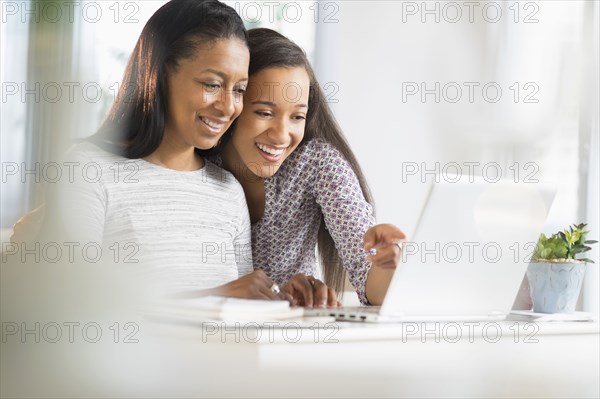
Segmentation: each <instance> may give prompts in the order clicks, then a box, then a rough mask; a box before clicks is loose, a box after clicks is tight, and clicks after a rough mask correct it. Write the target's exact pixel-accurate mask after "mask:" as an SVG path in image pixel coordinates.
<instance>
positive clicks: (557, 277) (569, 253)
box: [527, 223, 598, 313]
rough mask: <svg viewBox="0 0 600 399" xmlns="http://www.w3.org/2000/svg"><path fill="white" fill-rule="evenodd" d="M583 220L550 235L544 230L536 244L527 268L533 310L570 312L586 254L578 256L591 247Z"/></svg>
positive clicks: (577, 291)
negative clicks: (545, 233)
mask: <svg viewBox="0 0 600 399" xmlns="http://www.w3.org/2000/svg"><path fill="white" fill-rule="evenodd" d="M586 226H587V224H584V223H580V224H578V225H573V226H571V227H569V229H568V230H564V231H559V232H558V233H556V234H553V235H552V236H550V237H546V236H545V235H544V234H542V235H540V238H539V240H538V242H537V244H536V247H535V252H534V254H533V257H532V259H531V263H530V264H529V268H528V269H527V278H528V280H529V288H530V292H531V300H532V302H533V311H534V312H536V313H573V312H574V311H575V305H576V304H577V299H578V298H579V291H580V290H581V284H582V282H583V277H584V275H585V268H586V263H594V261H592V260H591V259H588V258H578V256H581V255H582V254H584V253H585V252H587V251H589V250H590V249H592V248H591V247H589V245H590V244H595V243H597V242H598V241H595V240H587V239H586V238H587V235H588V233H589V231H585V227H586Z"/></svg>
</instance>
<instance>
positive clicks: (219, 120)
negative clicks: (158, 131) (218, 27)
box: [165, 39, 250, 149]
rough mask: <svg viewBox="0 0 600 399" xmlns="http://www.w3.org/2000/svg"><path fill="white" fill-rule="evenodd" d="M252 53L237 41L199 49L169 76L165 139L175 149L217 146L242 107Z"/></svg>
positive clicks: (230, 40)
mask: <svg viewBox="0 0 600 399" xmlns="http://www.w3.org/2000/svg"><path fill="white" fill-rule="evenodd" d="M249 62H250V53H249V51H248V48H247V47H246V45H245V44H244V43H243V42H241V41H240V40H238V39H222V40H218V41H216V42H209V43H204V44H200V45H198V47H197V48H196V50H195V55H194V57H192V58H189V59H183V60H180V61H179V66H178V68H176V70H173V71H169V72H168V76H167V87H168V111H167V121H166V127H165V138H166V139H168V140H170V141H171V142H174V143H175V144H176V145H179V146H185V147H196V148H200V149H209V148H212V147H214V146H215V145H216V144H217V142H218V141H219V139H220V138H221V136H222V135H223V133H225V131H226V130H227V128H229V126H230V125H231V123H232V122H233V120H234V119H235V118H237V117H238V116H239V115H240V112H242V107H243V94H244V91H245V90H246V86H247V82H248V64H249Z"/></svg>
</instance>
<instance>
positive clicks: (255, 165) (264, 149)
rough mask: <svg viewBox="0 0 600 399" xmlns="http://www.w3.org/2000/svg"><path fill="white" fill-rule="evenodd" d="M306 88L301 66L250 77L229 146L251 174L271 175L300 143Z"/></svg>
mask: <svg viewBox="0 0 600 399" xmlns="http://www.w3.org/2000/svg"><path fill="white" fill-rule="evenodd" d="M309 88H310V79H309V77H308V74H307V73H306V70H305V69H304V68H302V67H295V68H268V69H264V70H262V71H260V72H258V73H256V74H254V75H252V76H251V77H250V82H249V84H248V91H247V92H246V95H245V96H244V111H243V112H242V114H241V115H240V117H239V118H238V121H237V123H236V126H235V130H234V132H233V134H232V137H231V142H230V143H229V145H231V146H233V149H234V150H235V152H236V153H237V155H238V156H239V158H240V160H241V162H242V164H244V165H245V167H247V168H248V169H250V170H251V171H252V172H253V173H254V174H255V175H257V176H259V177H269V176H272V175H273V174H274V173H275V172H277V170H278V169H279V167H280V166H281V163H282V162H283V161H284V160H285V159H286V158H287V157H288V156H289V155H290V154H291V153H292V152H293V151H294V150H295V149H296V148H297V147H298V145H299V144H300V142H301V141H302V138H303V137H304V125H305V122H306V114H307V112H308V94H309Z"/></svg>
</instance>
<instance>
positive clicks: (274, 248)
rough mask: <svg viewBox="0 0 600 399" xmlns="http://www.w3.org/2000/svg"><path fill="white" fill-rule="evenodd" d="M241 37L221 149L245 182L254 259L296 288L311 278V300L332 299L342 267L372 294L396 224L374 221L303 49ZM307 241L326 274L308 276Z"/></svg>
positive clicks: (387, 270) (376, 296) (365, 298)
mask: <svg viewBox="0 0 600 399" xmlns="http://www.w3.org/2000/svg"><path fill="white" fill-rule="evenodd" d="M249 38H250V40H249V44H250V70H249V75H250V81H249V86H248V90H247V92H246V95H245V96H244V110H243V112H242V114H241V115H240V117H239V118H238V119H237V121H236V122H235V124H234V126H233V127H232V128H231V129H230V130H231V132H229V134H228V135H227V136H226V139H225V140H224V141H223V146H222V147H223V149H222V152H221V154H220V157H221V161H222V165H223V167H224V168H225V169H227V170H229V171H230V172H232V173H233V174H234V175H235V176H236V178H237V179H238V180H239V181H240V183H241V184H242V186H243V187H244V191H245V194H246V200H247V202H248V207H249V210H250V217H251V221H252V252H253V259H254V268H255V269H257V268H259V269H262V270H264V271H265V272H266V273H267V275H268V276H269V277H271V278H272V279H273V280H274V281H275V283H277V284H283V283H286V282H289V284H286V285H285V286H284V289H285V291H286V292H287V293H290V294H292V295H293V296H295V297H300V298H302V292H305V291H306V289H305V286H306V285H307V284H308V283H310V284H312V285H313V286H314V292H315V293H314V303H315V304H317V305H323V303H324V302H326V303H327V304H329V305H334V304H336V303H337V299H336V298H335V291H338V292H339V291H341V290H342V288H343V283H344V279H345V273H346V272H347V273H348V275H349V279H350V282H351V283H352V285H353V286H354V288H355V289H356V292H357V294H358V296H359V299H360V301H361V302H362V303H363V304H367V303H370V304H380V303H381V302H382V300H383V297H384V295H385V292H386V291H387V287H388V285H389V282H390V279H391V276H392V273H393V268H395V267H396V264H397V262H398V260H399V256H400V245H399V243H400V242H401V241H402V240H403V239H404V234H403V233H402V232H401V231H400V230H399V229H398V228H396V227H395V226H392V225H378V226H375V227H372V226H373V225H374V224H375V216H374V212H373V206H372V198H371V194H370V192H369V188H368V186H367V183H366V181H365V178H364V176H363V174H362V172H361V170H360V167H359V165H358V162H357V161H356V158H355V156H354V154H353V153H352V151H351V150H350V147H349V146H348V144H347V142H346V140H345V138H344V136H343V133H342V131H341V129H340V128H339V126H338V125H337V123H336V122H335V119H334V117H333V115H332V113H331V111H330V110H329V107H328V106H327V103H326V101H325V96H324V94H323V92H322V91H321V88H320V86H319V84H318V82H317V80H316V78H315V75H314V72H313V70H312V68H311V66H310V64H309V62H308V59H307V57H306V54H305V53H304V51H303V50H302V49H301V48H300V47H299V46H297V45H296V44H295V43H293V42H292V41H290V40H289V39H287V38H285V37H284V36H282V35H281V34H279V33H277V32H275V31H273V30H270V29H263V28H259V29H252V30H250V31H249ZM218 162H219V160H217V163H218ZM365 234H366V235H365ZM363 240H364V241H363ZM315 246H317V248H318V251H319V255H320V260H321V264H322V265H323V271H324V280H325V283H326V284H323V283H322V282H321V281H319V280H317V279H315V278H314V276H315V275H318V270H317V265H316V263H317V262H316V256H315ZM375 247H376V249H377V253H376V254H371V255H369V256H367V253H366V252H365V249H366V250H369V249H371V248H375ZM371 265H375V266H378V267H371ZM327 286H329V287H330V288H328V287H327ZM308 302H309V303H312V302H313V298H310V300H309V301H308Z"/></svg>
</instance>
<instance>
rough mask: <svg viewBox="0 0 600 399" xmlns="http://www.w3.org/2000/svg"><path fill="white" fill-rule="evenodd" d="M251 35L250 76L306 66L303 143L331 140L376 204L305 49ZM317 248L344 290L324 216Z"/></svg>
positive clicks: (328, 277)
mask: <svg viewBox="0 0 600 399" xmlns="http://www.w3.org/2000/svg"><path fill="white" fill-rule="evenodd" d="M248 34H249V44H250V69H249V76H252V75H254V74H256V73H258V72H260V71H262V70H264V69H267V68H277V67H302V68H304V69H306V72H307V74H308V77H309V78H310V93H309V96H308V113H307V115H306V125H305V131H304V138H303V140H302V142H303V143H306V142H308V141H310V140H312V139H317V138H318V139H322V140H325V141H327V142H329V143H331V144H332V145H333V146H334V147H335V148H337V149H338V151H340V152H341V153H342V155H343V156H344V158H346V160H347V161H348V162H349V163H350V166H351V167H352V170H353V171H354V173H355V174H356V177H357V178H358V181H359V183H360V188H361V190H362V193H363V195H364V197H365V199H366V200H367V202H369V203H370V204H371V205H373V198H372V196H371V191H370V190H369V186H368V185H367V182H366V179H365V177H364V175H363V173H362V171H361V169H360V166H359V165H358V162H357V160H356V157H355V156H354V154H353V153H352V150H351V149H350V146H349V145H348V142H347V141H346V138H345V137H344V134H343V133H342V130H341V129H340V127H339V126H338V124H337V122H336V121H335V118H334V116H333V114H332V112H331V110H330V109H329V106H328V105H327V101H326V100H325V95H324V93H323V91H322V90H321V87H320V86H319V82H317V79H316V78H315V73H314V72H313V69H312V67H311V66H310V63H309V62H308V58H307V57H306V53H305V52H304V50H302V49H301V48H300V47H299V46H298V45H296V44H295V43H294V42H292V41H291V40H289V39H288V38H286V37H285V36H283V35H281V34H279V33H277V32H275V31H273V30H271V29H265V28H257V29H251V30H250V31H248ZM301 145H302V144H301ZM317 248H318V251H319V258H320V260H321V264H322V265H323V272H324V279H325V283H326V284H327V285H329V286H330V287H332V288H333V289H334V290H335V291H336V292H338V293H340V292H342V290H343V288H344V281H345V278H346V272H345V270H344V267H343V263H342V259H341V258H340V256H339V253H338V251H337V249H336V248H335V243H334V242H333V238H331V235H330V234H329V232H328V231H327V229H326V228H325V220H324V219H323V217H321V226H320V228H319V237H318V242H317Z"/></svg>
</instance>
